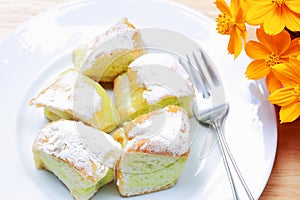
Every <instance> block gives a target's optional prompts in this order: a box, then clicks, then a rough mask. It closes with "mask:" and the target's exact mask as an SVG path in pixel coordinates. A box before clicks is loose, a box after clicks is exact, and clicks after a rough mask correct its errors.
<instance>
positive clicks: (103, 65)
mask: <svg viewBox="0 0 300 200" xmlns="http://www.w3.org/2000/svg"><path fill="white" fill-rule="evenodd" d="M143 47H144V43H143V41H142V38H141V34H140V32H139V30H138V29H136V28H135V27H134V26H133V25H132V24H131V23H129V22H128V20H127V18H123V19H121V20H120V21H119V22H118V23H117V24H115V25H114V26H113V27H111V28H110V29H108V30H107V31H105V32H104V33H102V34H101V35H99V36H98V37H96V38H95V39H94V40H93V41H91V42H90V43H89V44H86V45H83V46H81V47H78V48H77V49H75V50H74V51H73V62H74V64H75V66H77V68H80V71H81V72H82V73H83V74H84V75H86V76H88V77H90V78H91V79H93V80H95V81H97V82H99V81H100V82H113V81H114V79H115V78H116V77H117V76H118V75H120V74H121V73H124V72H126V71H127V68H128V65H129V64H130V63H131V62H132V61H133V60H134V59H136V58H137V57H139V56H140V55H142V54H143V53H144V50H143Z"/></svg>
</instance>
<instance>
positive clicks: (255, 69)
mask: <svg viewBox="0 0 300 200" xmlns="http://www.w3.org/2000/svg"><path fill="white" fill-rule="evenodd" d="M270 71H271V68H270V67H267V66H266V63H265V60H263V59H260V60H254V61H252V62H251V63H250V64H249V65H248V67H247V70H246V76H247V77H248V78H249V79H255V80H257V79H260V78H263V77H265V76H266V75H268V74H269V73H270Z"/></svg>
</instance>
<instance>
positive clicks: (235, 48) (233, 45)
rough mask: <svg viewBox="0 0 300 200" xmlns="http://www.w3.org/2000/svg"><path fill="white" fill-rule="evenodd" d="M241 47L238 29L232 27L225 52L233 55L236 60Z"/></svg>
mask: <svg viewBox="0 0 300 200" xmlns="http://www.w3.org/2000/svg"><path fill="white" fill-rule="evenodd" d="M242 47H243V44H242V39H241V35H240V32H239V29H237V28H236V26H234V27H233V28H232V29H231V32H230V39H229V43H228V47H227V50H228V52H229V53H231V54H234V59H236V58H237V57H238V55H239V54H240V53H241V51H242Z"/></svg>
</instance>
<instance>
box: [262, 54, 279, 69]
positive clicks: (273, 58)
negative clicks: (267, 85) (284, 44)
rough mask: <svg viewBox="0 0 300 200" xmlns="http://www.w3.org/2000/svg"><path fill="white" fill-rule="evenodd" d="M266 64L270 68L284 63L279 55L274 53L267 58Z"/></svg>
mask: <svg viewBox="0 0 300 200" xmlns="http://www.w3.org/2000/svg"><path fill="white" fill-rule="evenodd" d="M265 63H266V65H267V66H268V67H272V66H274V65H277V64H280V63H282V61H281V60H280V57H279V55H276V54H275V53H272V54H271V55H268V56H267V57H265Z"/></svg>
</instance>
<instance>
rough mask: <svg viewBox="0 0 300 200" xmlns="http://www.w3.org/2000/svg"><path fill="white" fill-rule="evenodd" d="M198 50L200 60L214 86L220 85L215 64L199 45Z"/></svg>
mask: <svg viewBox="0 0 300 200" xmlns="http://www.w3.org/2000/svg"><path fill="white" fill-rule="evenodd" d="M198 51H199V52H200V57H201V61H202V62H203V64H204V66H205V68H206V70H207V72H208V74H209V76H210V78H211V80H212V82H213V84H214V86H220V84H221V83H220V81H219V77H218V75H217V72H216V67H215V64H214V63H213V62H212V60H211V59H210V57H209V56H208V55H207V53H206V52H205V51H204V50H203V49H202V48H201V47H199V49H198Z"/></svg>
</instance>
